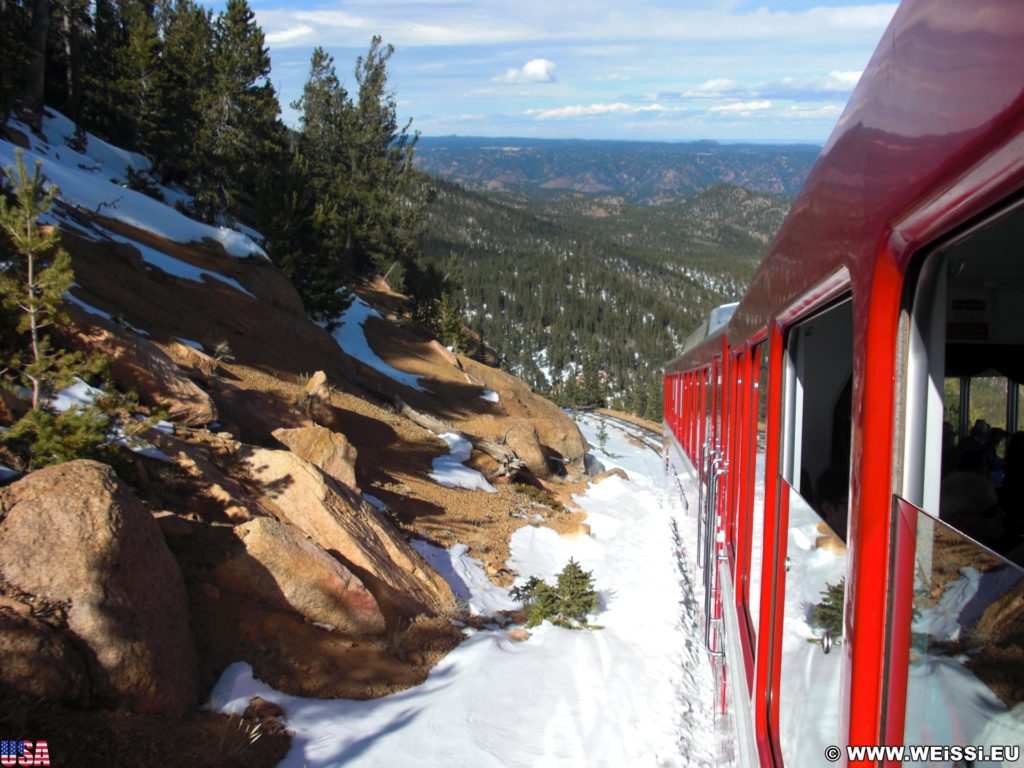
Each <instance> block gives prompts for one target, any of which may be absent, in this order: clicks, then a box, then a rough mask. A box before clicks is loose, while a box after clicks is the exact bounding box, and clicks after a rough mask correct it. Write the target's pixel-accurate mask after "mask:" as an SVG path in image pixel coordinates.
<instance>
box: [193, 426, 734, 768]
mask: <svg viewBox="0 0 1024 768" xmlns="http://www.w3.org/2000/svg"><path fill="white" fill-rule="evenodd" d="M608 431H609V433H611V434H612V437H611V439H610V440H609V442H610V443H611V442H615V444H616V446H617V447H616V461H617V462H618V465H619V466H622V467H623V468H624V469H626V471H627V472H628V473H629V475H630V478H631V481H624V480H621V479H610V480H607V481H605V482H603V483H601V484H600V485H598V486H596V487H594V488H592V489H591V490H590V492H588V493H587V494H585V495H584V496H580V497H577V502H578V503H579V504H580V505H582V506H583V508H584V509H586V510H587V512H588V515H589V516H588V519H587V522H588V523H589V524H590V525H591V527H592V529H593V533H594V535H593V536H592V537H589V538H583V539H577V540H573V541H570V540H568V539H563V538H561V537H559V536H558V535H557V534H555V533H554V532H553V531H551V530H549V529H546V528H534V527H531V526H526V527H524V528H521V529H520V530H519V531H517V532H516V534H515V535H514V536H513V537H512V541H511V549H512V557H511V560H510V563H512V564H514V567H515V568H517V569H518V570H519V573H520V581H525V579H526V578H527V577H528V576H532V575H537V576H541V577H546V578H552V577H553V576H554V574H555V573H557V572H558V571H559V570H561V569H562V567H564V565H565V563H566V562H567V560H568V558H569V557H574V558H575V559H576V560H577V561H578V562H580V563H581V564H582V565H583V567H584V568H585V569H587V570H591V569H593V572H594V573H593V575H594V579H595V583H596V585H597V588H598V591H599V594H600V604H601V612H600V613H599V614H598V615H597V616H596V617H595V618H594V620H595V623H597V624H600V625H602V626H603V627H604V629H601V630H597V631H572V630H568V629H561V628H558V627H553V626H552V625H550V624H547V623H545V624H543V625H541V626H540V627H536V628H534V629H533V630H531V637H530V639H529V640H527V641H525V642H515V641H513V640H511V639H509V637H508V635H507V633H506V632H504V631H501V630H487V629H485V630H481V631H479V632H476V633H473V634H472V635H471V636H470V637H468V638H467V639H466V640H465V641H464V642H463V643H462V645H460V646H459V647H458V648H456V649H455V650H454V651H452V652H451V653H449V654H448V656H446V657H445V658H444V659H443V660H442V661H441V662H440V663H439V664H438V665H437V667H435V668H434V669H433V670H432V671H431V673H430V675H429V677H428V678H427V680H426V681H425V682H424V683H423V684H422V685H419V686H417V687H415V688H411V689H409V690H407V691H403V692H402V693H398V694H393V695H391V696H385V697H383V698H380V699H376V700H372V701H348V700H337V701H317V700H312V699H302V698H299V697H295V696H288V695H286V694H283V693H279V692H277V691H274V690H273V689H271V688H270V687H269V686H267V685H266V684H264V683H261V682H260V681H259V680H256V679H254V677H253V674H252V669H251V668H250V667H249V665H248V664H244V663H237V664H233V665H232V666H231V667H229V668H228V669H227V670H226V671H225V672H224V674H223V675H222V677H221V679H220V681H219V682H218V684H217V686H216V687H215V689H214V691H213V694H212V697H211V701H213V702H216V706H217V708H218V709H220V710H221V711H225V712H242V711H243V710H244V709H245V708H246V706H248V703H249V700H250V699H251V698H252V697H253V696H257V695H258V696H261V697H263V698H264V699H267V700H269V701H273V702H275V703H277V704H279V705H280V706H281V707H282V708H283V709H284V710H285V712H286V713H287V714H286V717H285V725H286V727H287V728H288V729H289V730H291V731H293V733H294V737H293V739H292V746H291V750H290V751H289V753H288V755H287V757H286V758H285V760H284V761H283V762H282V763H281V765H282V766H285V767H286V768H291V767H293V766H294V767H295V768H298V767H299V766H309V768H326V766H337V765H345V766H355V767H358V766H388V768H391V767H392V766H396V767H397V768H402V767H404V766H409V767H410V768H411V767H412V766H424V765H427V766H443V765H473V766H481V767H483V768H490V767H493V768H499V767H500V768H505V767H506V766H508V767H509V768H518V767H520V766H522V767H524V768H525V767H526V766H562V765H587V766H598V767H603V766H607V768H621V766H631V767H633V766H651V768H654V766H702V765H710V764H712V763H713V760H712V755H713V745H714V739H715V729H714V721H713V717H712V713H711V711H710V706H709V705H710V702H711V691H712V684H711V680H710V673H709V671H708V668H707V659H706V656H705V654H704V653H703V652H702V651H701V643H700V639H699V630H698V627H697V626H696V624H695V621H694V619H693V616H694V615H695V614H691V613H688V612H687V611H686V606H690V605H692V604H693V602H694V596H693V594H692V593H690V592H687V591H685V590H684V587H683V584H684V583H685V582H684V581H683V579H681V574H680V571H679V565H678V562H679V557H680V556H679V553H678V552H677V550H676V545H675V543H674V541H675V540H674V537H673V535H672V526H673V522H672V521H673V520H674V519H675V517H676V515H682V514H683V513H682V510H681V509H680V508H678V507H677V506H675V505H674V504H673V503H672V502H671V501H670V500H669V498H668V497H667V494H666V492H665V490H664V482H663V479H662V468H661V458H660V456H659V455H658V454H656V453H655V452H654V451H651V450H649V449H646V448H638V447H636V446H632V445H630V444H629V442H628V441H627V440H625V438H624V437H623V438H622V439H621V444H622V447H621V449H620V448H618V446H619V442H620V441H619V438H620V437H621V434H620V433H617V432H616V429H615V427H614V426H613V425H611V424H609V425H608ZM414 546H415V547H416V549H417V550H418V551H419V552H420V553H421V554H422V555H423V556H424V557H425V558H427V559H428V561H430V562H431V563H432V564H433V565H434V566H435V567H436V568H438V570H439V571H441V572H442V573H443V574H444V575H445V577H446V578H447V579H448V580H449V583H450V584H452V587H453V589H454V590H455V591H456V594H458V595H460V596H462V597H463V598H464V599H466V600H467V601H468V602H469V603H470V605H471V607H472V608H473V609H474V610H477V611H480V612H482V613H489V612H492V611H493V610H495V609H500V608H503V607H506V606H508V605H509V604H510V602H511V601H510V600H509V598H508V594H507V592H506V591H505V590H503V589H501V588H499V587H496V586H494V585H493V584H491V583H490V581H489V580H487V578H486V576H485V574H484V573H483V569H482V568H481V566H480V564H479V563H478V562H476V561H474V560H473V559H472V558H469V557H468V555H467V554H466V551H465V548H464V547H463V546H461V545H459V546H454V547H451V548H450V549H448V550H444V549H441V548H438V547H433V546H431V545H429V544H426V543H425V542H417V543H415V544H414ZM466 595H468V597H465V596H466Z"/></svg>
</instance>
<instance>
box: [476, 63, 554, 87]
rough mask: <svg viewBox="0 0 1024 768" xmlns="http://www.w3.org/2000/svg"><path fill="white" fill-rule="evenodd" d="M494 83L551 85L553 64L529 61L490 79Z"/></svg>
mask: <svg viewBox="0 0 1024 768" xmlns="http://www.w3.org/2000/svg"><path fill="white" fill-rule="evenodd" d="M491 80H492V81H493V82H495V83H516V84H521V83H553V82H554V81H555V62H553V61H550V60H548V59H530V60H529V61H528V62H526V63H525V64H523V66H522V67H520V68H519V69H514V68H513V69H507V70H505V74H503V75H498V76H497V77H492V78H491Z"/></svg>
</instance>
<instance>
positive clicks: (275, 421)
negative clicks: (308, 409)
mask: <svg viewBox="0 0 1024 768" xmlns="http://www.w3.org/2000/svg"><path fill="white" fill-rule="evenodd" d="M213 397H214V399H215V400H216V402H217V407H218V408H219V409H220V412H221V417H222V419H223V421H224V423H225V425H228V424H231V425H234V426H235V427H237V431H238V434H240V435H241V437H242V439H243V440H245V441H246V442H250V443H267V442H269V441H270V439H271V434H272V433H273V432H274V430H275V429H280V428H282V427H284V428H289V427H305V426H309V420H308V419H306V418H305V417H304V416H303V415H302V412H301V411H300V410H299V409H298V408H296V407H295V406H294V405H292V404H289V403H285V402H283V401H282V400H281V399H280V398H278V397H275V396H274V395H272V394H270V393H269V392H260V391H258V390H253V389H242V388H241V387H236V386H235V385H234V384H229V383H227V382H225V381H218V382H217V386H216V388H215V389H214V390H213Z"/></svg>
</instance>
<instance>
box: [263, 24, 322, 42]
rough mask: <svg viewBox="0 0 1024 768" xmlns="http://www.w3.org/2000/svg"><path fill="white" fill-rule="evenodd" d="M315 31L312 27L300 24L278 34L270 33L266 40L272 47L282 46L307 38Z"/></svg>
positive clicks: (279, 31)
mask: <svg viewBox="0 0 1024 768" xmlns="http://www.w3.org/2000/svg"><path fill="white" fill-rule="evenodd" d="M313 31H314V30H313V28H312V27H310V26H308V25H306V24H300V25H299V26H297V27H289V28H288V29H281V30H278V31H277V32H270V33H269V34H268V35H267V37H266V39H267V42H268V43H269V44H270V45H281V44H282V43H290V42H293V41H295V40H299V39H300V38H303V37H306V35H309V34H311V33H312V32H313Z"/></svg>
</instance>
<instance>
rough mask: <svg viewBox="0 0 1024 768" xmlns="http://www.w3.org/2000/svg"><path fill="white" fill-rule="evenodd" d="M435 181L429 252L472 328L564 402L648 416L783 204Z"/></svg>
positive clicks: (722, 190)
mask: <svg viewBox="0 0 1024 768" xmlns="http://www.w3.org/2000/svg"><path fill="white" fill-rule="evenodd" d="M436 188H437V192H436V197H435V199H434V202H433V203H432V204H431V205H430V206H429V207H428V210H427V232H426V234H425V236H424V239H423V253H424V257H425V258H426V259H427V260H428V261H432V262H433V263H435V264H437V265H438V266H439V267H443V266H444V265H445V264H450V265H453V268H454V269H455V271H456V275H455V277H456V279H461V281H462V284H463V286H464V289H465V290H464V294H463V302H464V310H465V315H466V317H467V322H468V324H469V325H470V326H471V327H472V328H473V329H474V330H475V331H476V332H478V333H479V334H480V335H481V336H482V337H483V339H484V340H485V341H486V342H487V343H489V344H490V345H492V346H493V347H494V348H495V349H497V350H498V351H499V353H500V354H501V355H502V356H503V357H504V358H505V361H506V362H507V364H508V365H509V366H510V367H511V368H512V369H513V370H514V371H516V372H517V373H519V374H520V375H521V376H522V377H523V378H525V379H526V380H527V381H529V382H530V383H531V384H533V385H534V386H535V387H537V388H538V389H540V390H542V391H545V392H550V393H551V394H552V395H553V396H555V397H556V398H557V399H559V400H560V401H562V402H564V403H567V404H593V403H596V402H600V401H607V402H611V403H614V404H617V405H620V406H622V407H625V408H627V409H629V410H633V411H636V412H638V413H641V414H647V415H648V416H650V417H653V418H660V398H661V391H660V380H659V377H658V375H657V371H658V368H659V366H660V365H661V363H662V362H664V361H665V360H666V359H668V358H669V357H671V356H672V355H673V354H674V352H675V350H677V349H678V347H679V345H680V344H681V342H682V340H683V339H684V338H685V336H686V335H687V334H688V333H689V332H690V331H691V330H692V329H693V328H694V327H695V326H696V325H697V324H698V323H699V322H700V321H701V320H702V319H703V318H704V317H705V315H706V314H707V312H708V311H709V310H710V309H711V308H712V307H714V306H716V305H718V304H721V303H724V302H727V301H732V300H735V299H736V298H737V297H738V296H739V295H740V294H741V293H742V291H743V289H744V288H745V287H746V284H747V282H748V281H749V279H750V277H751V276H752V274H753V272H754V270H755V268H756V266H757V264H758V263H759V261H760V258H761V256H762V255H763V252H764V250H765V248H766V246H767V243H768V242H769V240H770V238H771V237H772V236H773V235H774V233H775V231H776V230H777V229H778V227H779V225H780V224H781V222H782V219H783V217H784V216H785V212H786V210H787V208H788V203H787V202H786V201H785V200H782V199H779V198H774V197H771V196H768V195H764V194H760V193H756V192H751V191H749V190H745V189H741V188H739V187H728V186H717V187H714V188H712V189H709V190H706V191H705V192H702V193H700V194H698V195H696V196H694V197H692V198H691V199H689V200H686V201H684V202H681V203H676V204H674V205H669V206H663V207H638V206H633V205H630V204H629V203H627V202H626V201H625V200H624V199H623V198H621V197H609V196H605V197H593V196H587V195H582V194H569V195H563V196H560V197H558V198H553V199H549V200H531V199H529V198H526V197H522V196H517V195H510V194H502V195H494V194H483V193H479V192H473V191H470V190H466V189H465V188H462V187H460V186H458V185H454V184H450V183H446V182H440V181H439V182H437V184H436Z"/></svg>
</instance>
